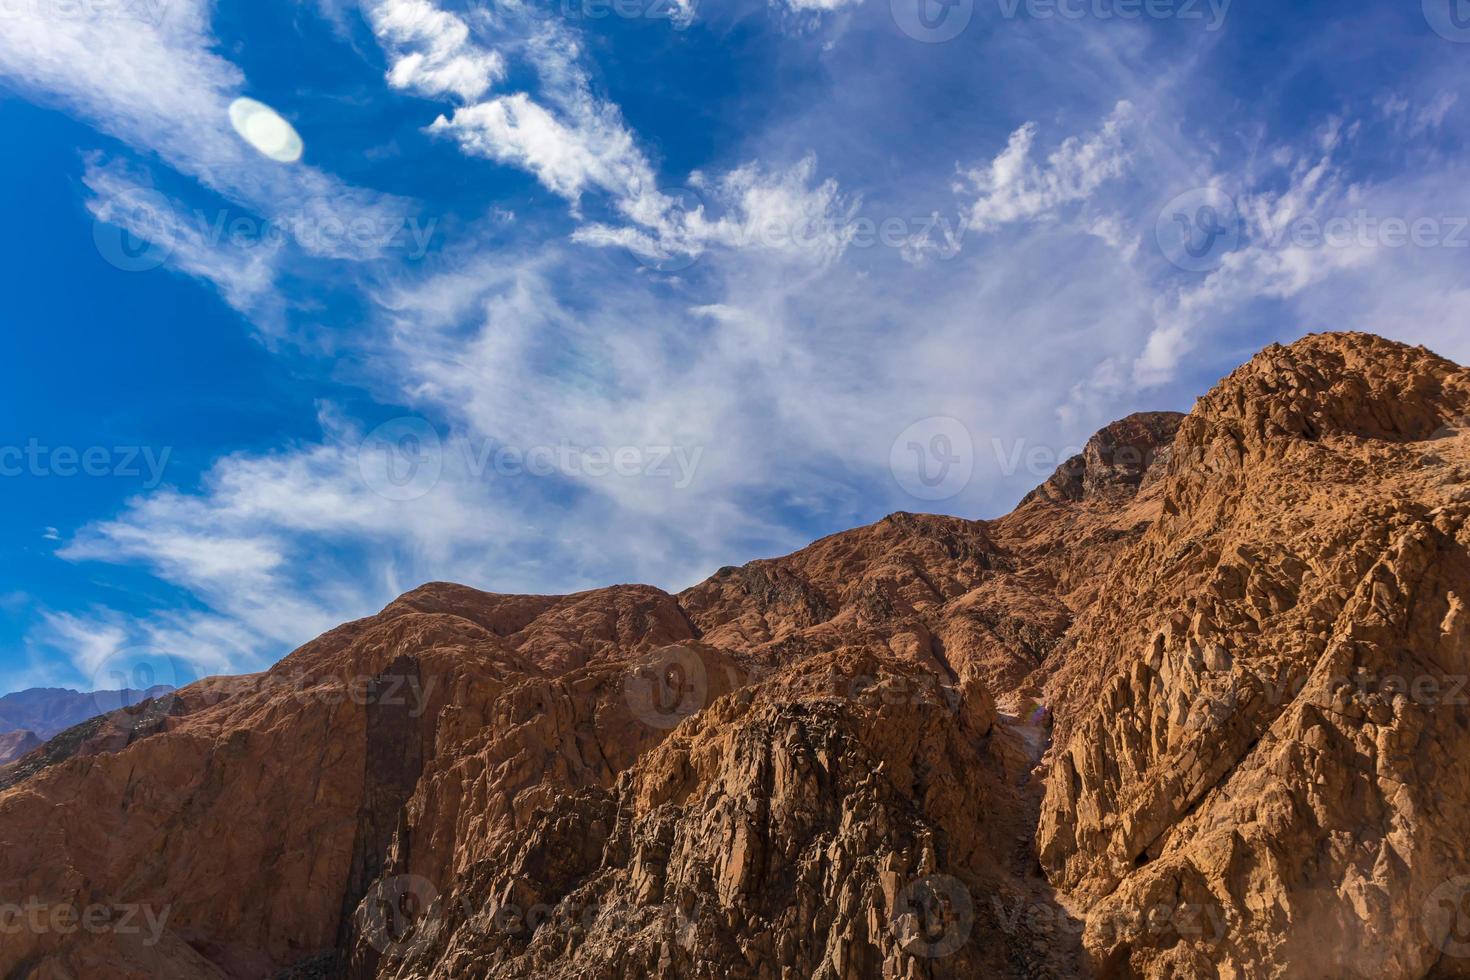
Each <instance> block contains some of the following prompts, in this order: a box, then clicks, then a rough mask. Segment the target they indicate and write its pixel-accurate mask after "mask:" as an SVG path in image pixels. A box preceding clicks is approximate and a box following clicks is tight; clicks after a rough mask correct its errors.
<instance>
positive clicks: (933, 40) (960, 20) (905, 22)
mask: <svg viewBox="0 0 1470 980" xmlns="http://www.w3.org/2000/svg"><path fill="white" fill-rule="evenodd" d="M889 12H890V13H891V14H892V15H893V22H894V23H895V24H897V25H898V29H899V30H901V31H903V32H904V33H905V34H907V35H908V36H909V37H911V38H913V39H914V40H915V41H922V42H923V43H925V44H942V43H943V42H945V41H953V40H954V39H955V38H957V37H959V36H960V35H961V34H963V33H964V31H965V28H967V27H969V26H970V21H971V19H972V18H974V16H975V0H889Z"/></svg>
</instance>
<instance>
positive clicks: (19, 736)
mask: <svg viewBox="0 0 1470 980" xmlns="http://www.w3.org/2000/svg"><path fill="white" fill-rule="evenodd" d="M43 744H45V743H43V742H42V741H41V740H40V739H39V738H37V737H36V733H35V732H10V733H8V734H5V735H0V766H3V765H6V764H7V763H11V762H14V761H15V760H16V759H19V758H20V757H21V756H23V755H26V754H27V753H29V752H31V751H33V750H35V749H39V748H40V747H41V746H42V745H43Z"/></svg>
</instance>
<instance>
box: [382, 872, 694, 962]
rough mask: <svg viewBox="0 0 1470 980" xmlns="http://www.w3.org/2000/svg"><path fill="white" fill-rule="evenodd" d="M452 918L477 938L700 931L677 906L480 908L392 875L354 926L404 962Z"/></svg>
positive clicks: (423, 881) (418, 880)
mask: <svg viewBox="0 0 1470 980" xmlns="http://www.w3.org/2000/svg"><path fill="white" fill-rule="evenodd" d="M451 918H452V919H455V920H458V921H459V922H462V923H463V924H464V927H465V928H466V929H467V930H468V931H470V932H473V933H475V934H476V935H480V936H490V935H498V936H505V937H515V938H518V939H520V940H526V939H529V938H530V936H532V935H535V934H537V933H540V932H541V931H542V930H546V929H551V930H555V931H557V932H560V933H567V934H570V933H573V932H581V933H586V932H590V931H591V930H592V929H593V928H594V927H595V928H597V929H598V930H599V931H601V932H603V933H613V934H633V933H636V932H639V931H640V930H642V929H643V928H645V927H646V926H647V925H648V924H649V923H650V922H663V923H665V924H667V925H668V926H670V927H671V928H672V930H673V931H674V932H675V933H676V934H679V935H687V934H688V932H689V931H691V930H693V929H694V927H695V920H694V917H693V915H692V913H691V912H688V911H685V910H684V909H683V908H681V907H680V906H679V905H677V904H673V903H659V904H652V905H635V906H610V905H602V904H598V903H596V902H591V903H585V904H584V903H580V902H574V901H570V900H568V901H564V902H560V903H557V904H555V905H552V904H549V903H544V902H537V903H534V904H531V905H521V904H518V903H516V902H513V901H501V900H499V899H492V900H491V901H490V902H489V903H488V904H485V905H479V904H478V903H476V902H475V901H473V900H472V899H471V898H469V897H468V896H459V897H455V896H452V895H441V893H440V891H439V889H438V888H436V887H435V886H434V883H433V882H431V881H429V880H428V879H427V878H422V877H420V876H418V875H393V876H390V877H387V878H382V879H380V880H379V881H377V882H376V883H374V885H373V886H372V888H370V889H369V890H368V893H367V895H366V896H364V897H363V900H362V902H361V904H359V905H358V907H357V911H356V913H354V916H353V923H354V925H355V926H356V927H357V930H358V934H359V935H360V936H361V937H362V938H363V939H364V940H365V941H366V942H367V943H368V945H370V946H371V947H372V948H373V949H375V950H377V951H378V952H379V953H382V954H384V955H388V956H399V957H401V956H403V955H405V954H408V953H410V952H412V951H413V950H414V949H415V948H416V947H418V945H419V944H420V943H422V942H424V941H426V939H427V938H428V937H429V936H430V935H431V934H433V933H435V932H436V931H437V927H438V926H439V925H441V924H442V923H443V922H444V921H446V920H449V919H451Z"/></svg>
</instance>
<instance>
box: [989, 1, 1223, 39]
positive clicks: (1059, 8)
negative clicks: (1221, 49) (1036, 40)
mask: <svg viewBox="0 0 1470 980" xmlns="http://www.w3.org/2000/svg"><path fill="white" fill-rule="evenodd" d="M1231 2H1232V0H996V3H997V4H998V5H999V7H1000V15H1001V17H1003V18H1005V19H1006V20H1017V19H1020V18H1021V17H1025V18H1026V19H1028V20H1051V19H1052V18H1054V17H1055V18H1058V19H1060V20H1098V21H1108V20H1178V21H1184V22H1186V23H1189V22H1193V21H1199V22H1201V23H1202V24H1203V25H1204V29H1205V30H1207V31H1218V30H1219V29H1220V28H1222V27H1224V26H1225V17H1226V15H1228V14H1229V13H1230V4H1231Z"/></svg>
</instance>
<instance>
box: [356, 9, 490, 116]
mask: <svg viewBox="0 0 1470 980" xmlns="http://www.w3.org/2000/svg"><path fill="white" fill-rule="evenodd" d="M363 9H364V12H365V13H366V15H367V17H368V20H369V22H370V23H371V24H372V27H373V32H374V34H376V35H377V38H378V41H379V43H381V44H382V45H383V47H384V48H385V49H387V50H388V51H389V52H390V55H391V57H392V65H391V67H390V68H389V70H388V81H389V83H390V84H392V85H393V87H395V88H403V89H411V90H413V91H415V92H417V93H419V94H420V95H426V96H435V95H448V94H452V95H455V96H458V97H459V98H460V99H463V100H464V101H466V102H471V101H474V100H475V99H478V98H480V97H481V96H483V95H484V94H485V93H486V92H487V91H489V89H490V86H491V85H493V84H495V82H497V81H499V80H500V79H501V78H502V77H504V75H505V59H504V57H502V56H501V54H500V53H499V52H497V51H491V50H487V49H486V48H483V47H481V46H480V45H478V44H476V43H474V42H473V41H472V40H471V39H470V29H469V26H468V25H467V24H466V23H465V22H464V21H463V20H462V19H461V18H459V17H457V16H455V15H454V14H451V13H448V12H447V11H444V10H441V9H439V8H438V7H436V6H434V5H433V4H431V3H428V2H427V0H371V2H369V3H367V4H365V5H364V8H363Z"/></svg>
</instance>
